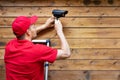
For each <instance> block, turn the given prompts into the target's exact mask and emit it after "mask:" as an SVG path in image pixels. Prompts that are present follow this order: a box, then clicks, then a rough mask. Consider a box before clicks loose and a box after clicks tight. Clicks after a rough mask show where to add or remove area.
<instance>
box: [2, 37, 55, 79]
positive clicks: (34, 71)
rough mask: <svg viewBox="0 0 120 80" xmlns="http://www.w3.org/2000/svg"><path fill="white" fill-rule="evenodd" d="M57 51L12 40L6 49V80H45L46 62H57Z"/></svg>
mask: <svg viewBox="0 0 120 80" xmlns="http://www.w3.org/2000/svg"><path fill="white" fill-rule="evenodd" d="M56 55H57V49H53V48H50V47H47V46H46V45H42V44H33V43H32V42H31V41H28V40H17V39H13V40H11V41H10V42H9V43H8V44H7V45H6V48H5V56H4V60H5V67H6V80H43V79H44V62H45V61H48V62H50V63H53V62H54V61H55V60H56Z"/></svg>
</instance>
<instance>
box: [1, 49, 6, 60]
mask: <svg viewBox="0 0 120 80" xmlns="http://www.w3.org/2000/svg"><path fill="white" fill-rule="evenodd" d="M4 53H5V50H4V49H0V59H4Z"/></svg>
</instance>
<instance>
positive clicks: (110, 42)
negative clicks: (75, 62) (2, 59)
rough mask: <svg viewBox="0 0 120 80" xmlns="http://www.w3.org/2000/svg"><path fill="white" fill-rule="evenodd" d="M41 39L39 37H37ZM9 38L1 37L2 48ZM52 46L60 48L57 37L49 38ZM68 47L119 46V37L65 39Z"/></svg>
mask: <svg viewBox="0 0 120 80" xmlns="http://www.w3.org/2000/svg"><path fill="white" fill-rule="evenodd" d="M37 39H41V38H37ZM9 40H10V39H1V40H0V48H4V47H5V45H6V43H7V42H8V41H9ZM50 40H51V45H52V47H54V48H60V40H59V39H50ZM67 40H68V43H69V45H70V48H110V49H111V48H117V49H118V48H120V39H67Z"/></svg>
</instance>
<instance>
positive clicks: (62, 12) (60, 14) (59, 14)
mask: <svg viewBox="0 0 120 80" xmlns="http://www.w3.org/2000/svg"><path fill="white" fill-rule="evenodd" d="M67 13H68V11H67V10H58V9H55V10H53V11H52V14H53V16H54V17H56V18H57V19H58V18H60V17H65V15H66V14H67Z"/></svg>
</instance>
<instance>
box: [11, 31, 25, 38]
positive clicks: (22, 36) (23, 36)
mask: <svg viewBox="0 0 120 80" xmlns="http://www.w3.org/2000/svg"><path fill="white" fill-rule="evenodd" d="M13 33H14V35H15V36H16V38H17V39H19V40H23V39H24V38H25V34H23V35H21V36H18V35H17V34H16V33H15V32H13Z"/></svg>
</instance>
